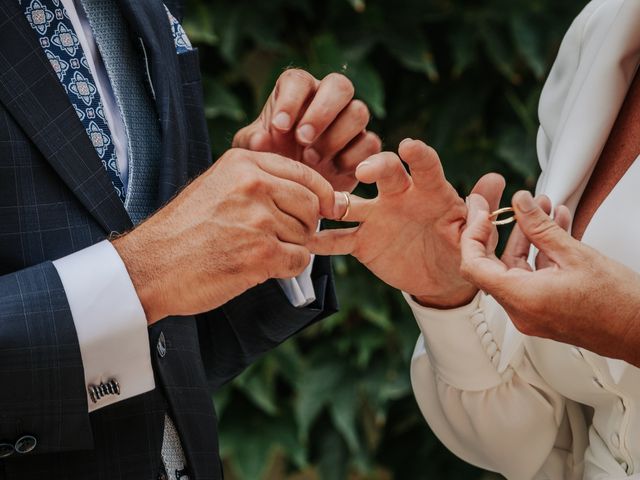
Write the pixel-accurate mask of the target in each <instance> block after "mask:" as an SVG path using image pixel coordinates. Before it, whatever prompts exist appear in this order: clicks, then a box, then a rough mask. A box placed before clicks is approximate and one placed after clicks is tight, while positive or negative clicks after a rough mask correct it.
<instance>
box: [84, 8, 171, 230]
mask: <svg viewBox="0 0 640 480" xmlns="http://www.w3.org/2000/svg"><path fill="white" fill-rule="evenodd" d="M82 5H83V7H84V11H85V13H86V14H87V18H88V19H89V23H90V24H91V30H92V31H93V36H94V38H95V40H96V43H97V45H98V49H99V50H100V56H101V58H102V61H103V62H104V66H105V67H106V70H107V73H108V75H109V83H110V84H111V87H112V90H113V94H114V96H115V99H116V102H117V104H118V109H119V110H120V113H121V116H122V120H123V123H124V126H125V130H126V132H127V140H128V149H127V151H128V160H129V162H128V163H129V169H128V174H129V175H128V179H129V180H128V184H127V195H126V200H125V204H124V206H125V208H126V209H127V212H128V213H129V216H130V217H131V220H132V222H133V224H134V225H137V224H139V223H140V222H141V221H142V220H144V219H145V218H147V217H148V216H149V215H150V214H151V213H152V212H153V210H154V207H155V206H156V203H157V199H158V185H159V173H160V169H159V165H160V157H161V156H162V142H161V134H160V121H159V120H158V114H157V111H156V108H155V105H154V102H153V99H152V98H151V95H150V94H149V89H148V88H147V87H146V85H145V82H146V81H147V77H146V68H145V61H144V56H143V55H142V52H141V51H140V50H138V49H136V48H135V46H134V44H133V42H132V41H131V35H130V32H129V28H128V25H127V22H126V19H125V18H124V16H123V15H122V12H121V11H120V8H119V6H118V2H116V1H115V0H82ZM78 8H80V7H78Z"/></svg>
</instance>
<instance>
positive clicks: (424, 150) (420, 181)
mask: <svg viewBox="0 0 640 480" xmlns="http://www.w3.org/2000/svg"><path fill="white" fill-rule="evenodd" d="M398 153H399V154H400V158H402V160H404V161H405V162H407V164H408V165H409V170H410V171H411V178H413V182H414V183H415V185H416V187H418V188H420V189H422V190H425V189H427V190H438V189H441V188H447V185H448V184H447V179H446V178H445V176H444V170H443V169H442V163H441V162H440V157H439V156H438V153H437V152H436V151H435V150H434V149H433V148H431V147H430V146H428V145H427V144H426V143H424V142H421V141H419V140H412V139H405V140H403V141H402V143H400V147H399V149H398Z"/></svg>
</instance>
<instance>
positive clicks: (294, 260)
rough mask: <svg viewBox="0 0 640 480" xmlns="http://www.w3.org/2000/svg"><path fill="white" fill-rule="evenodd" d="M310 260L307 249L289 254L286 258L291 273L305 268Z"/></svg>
mask: <svg viewBox="0 0 640 480" xmlns="http://www.w3.org/2000/svg"><path fill="white" fill-rule="evenodd" d="M310 260H311V257H310V254H309V252H308V251H300V252H296V253H294V254H291V255H290V256H289V259H288V262H287V263H288V269H289V271H290V272H292V273H299V272H301V271H302V270H304V269H305V267H306V266H307V265H308V264H309V261H310Z"/></svg>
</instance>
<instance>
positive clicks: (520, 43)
mask: <svg viewBox="0 0 640 480" xmlns="http://www.w3.org/2000/svg"><path fill="white" fill-rule="evenodd" d="M510 26H511V32H512V35H513V39H514V41H515V44H516V47H517V48H518V51H519V52H520V54H521V55H522V56H523V57H524V59H525V61H526V62H527V65H528V66H529V68H531V70H532V71H533V73H534V75H535V76H536V78H539V79H542V78H543V76H544V74H545V72H546V70H547V66H546V64H545V58H544V54H543V49H542V45H541V41H540V33H541V32H540V30H539V29H536V28H534V24H533V23H532V22H531V19H530V18H527V16H525V15H515V16H513V17H511V19H510Z"/></svg>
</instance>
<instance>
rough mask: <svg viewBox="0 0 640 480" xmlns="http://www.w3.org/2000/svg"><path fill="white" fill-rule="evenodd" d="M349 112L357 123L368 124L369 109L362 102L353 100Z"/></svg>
mask: <svg viewBox="0 0 640 480" xmlns="http://www.w3.org/2000/svg"><path fill="white" fill-rule="evenodd" d="M350 108H351V111H352V112H353V115H354V116H355V119H356V120H357V121H358V123H360V124H363V125H366V124H368V123H369V119H370V118H371V114H370V112H369V107H367V104H366V103H364V102H363V101H362V100H354V101H353V102H351V107H350Z"/></svg>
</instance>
